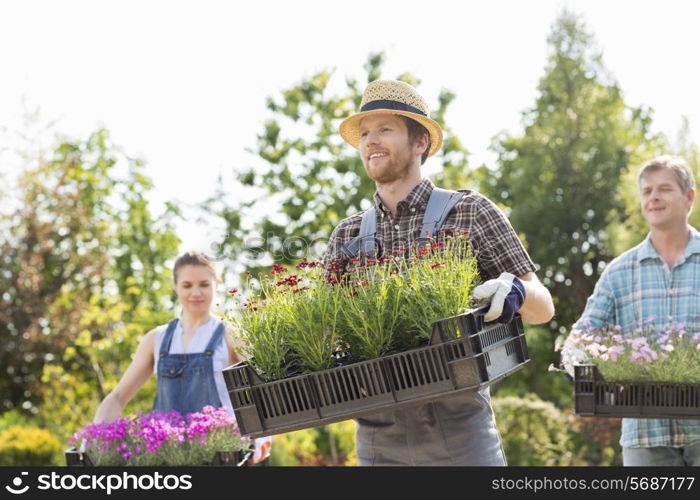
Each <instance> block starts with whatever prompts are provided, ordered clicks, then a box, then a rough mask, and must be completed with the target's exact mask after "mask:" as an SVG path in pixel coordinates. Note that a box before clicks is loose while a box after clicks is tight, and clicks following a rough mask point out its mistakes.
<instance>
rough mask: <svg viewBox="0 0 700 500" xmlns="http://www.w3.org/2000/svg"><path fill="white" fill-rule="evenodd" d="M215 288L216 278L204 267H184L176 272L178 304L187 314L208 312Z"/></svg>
mask: <svg viewBox="0 0 700 500" xmlns="http://www.w3.org/2000/svg"><path fill="white" fill-rule="evenodd" d="M215 287H216V276H214V273H212V272H211V270H210V269H209V268H207V267H206V266H196V265H186V266H182V267H181V268H180V269H178V270H177V285H176V286H175V291H176V292H177V298H178V299H179V300H180V304H182V307H184V308H185V311H187V312H189V313H194V314H201V313H205V312H208V311H209V308H210V307H211V301H212V299H213V298H214V289H215Z"/></svg>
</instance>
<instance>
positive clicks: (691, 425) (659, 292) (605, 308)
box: [574, 227, 700, 448]
mask: <svg viewBox="0 0 700 500" xmlns="http://www.w3.org/2000/svg"><path fill="white" fill-rule="evenodd" d="M652 317H653V318H655V320H654V324H655V325H656V326H658V327H659V328H660V329H661V330H664V329H667V328H669V327H670V326H671V324H672V323H682V324H683V325H685V329H686V331H687V332H688V333H691V334H693V333H697V332H700V233H698V231H697V230H695V229H694V228H692V227H691V228H690V240H689V241H688V244H687V246H686V248H685V252H684V253H683V256H682V257H681V258H680V259H679V260H678V262H676V263H675V265H674V266H673V268H671V269H669V268H668V266H667V265H666V263H665V262H664V261H663V260H662V259H661V257H660V256H659V254H658V253H657V252H656V250H655V249H654V246H653V245H652V244H651V237H650V235H647V237H646V239H645V240H644V241H642V242H641V243H640V244H639V245H637V246H636V247H634V248H632V249H631V250H628V251H627V252H625V253H623V254H622V255H620V256H619V257H617V258H616V259H614V260H613V261H612V262H610V264H609V265H608V266H607V267H606V268H605V270H604V271H603V273H602V275H601V276H600V279H599V280H598V283H597V284H596V286H595V290H594V291H593V295H591V296H590V297H589V298H588V302H587V304H586V309H585V310H584V311H583V315H582V316H581V318H580V319H579V320H578V321H577V322H576V324H575V325H574V327H580V326H582V323H583V322H584V321H586V320H587V321H588V322H589V323H590V325H591V326H593V327H601V326H604V325H606V324H616V325H620V326H621V327H622V331H633V330H634V329H635V328H636V327H638V326H640V325H641V324H642V322H643V321H645V320H648V319H650V318H652ZM699 441H700V420H660V419H632V418H625V419H623V420H622V439H621V440H620V444H621V445H622V446H627V447H631V448H639V447H644V448H648V447H652V446H675V447H683V446H687V445H689V444H692V443H695V442H699Z"/></svg>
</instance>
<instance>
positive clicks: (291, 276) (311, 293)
mask: <svg viewBox="0 0 700 500" xmlns="http://www.w3.org/2000/svg"><path fill="white" fill-rule="evenodd" d="M406 252H407V257H408V258H407V259H404V255H398V251H397V255H395V256H392V257H388V258H385V257H382V258H380V259H370V260H368V261H367V263H366V265H360V263H359V259H354V260H355V261H357V262H356V263H355V264H352V263H351V264H352V267H351V268H348V269H345V270H344V271H343V269H341V267H338V266H343V264H341V263H339V262H335V261H332V262H329V263H328V266H327V267H324V265H323V264H322V263H320V262H308V261H306V260H304V261H302V262H301V263H299V264H298V265H297V266H296V268H295V269H293V270H289V269H288V268H286V267H284V266H280V265H279V264H274V265H273V271H272V272H271V273H270V275H261V276H260V278H259V280H258V282H259V283H260V292H259V294H253V295H252V296H250V297H249V298H248V299H247V301H246V302H245V303H244V304H243V307H242V308H240V309H239V310H237V311H234V313H233V314H232V315H231V317H230V318H229V320H230V321H231V322H232V323H233V324H236V325H237V329H236V330H237V332H238V336H239V338H240V340H241V341H242V345H243V346H244V351H245V352H246V354H247V355H248V356H249V357H251V358H252V360H251V363H252V364H253V366H255V368H256V369H257V370H258V373H259V374H260V375H261V376H263V377H264V378H266V379H267V380H274V379H276V378H281V377H280V376H279V375H282V374H287V375H289V374H291V373H294V372H295V371H296V370H297V369H300V370H301V371H302V372H309V371H311V372H316V371H321V370H326V369H329V368H332V367H334V366H336V364H337V361H338V359H337V358H336V357H334V353H336V352H338V351H346V352H348V353H349V354H350V359H351V360H352V361H353V362H355V361H365V360H369V359H375V358H378V357H380V356H383V355H385V354H387V353H389V352H390V351H394V350H396V351H403V350H406V349H410V348H413V347H417V346H418V345H419V344H420V343H421V342H422V341H427V340H428V339H429V337H430V334H431V331H432V328H431V327H432V324H433V322H435V321H438V320H440V319H443V318H448V317H452V316H455V315H457V314H462V313H463V312H464V311H465V310H466V309H468V308H469V307H470V306H471V305H472V298H471V292H472V290H473V288H474V286H475V285H476V284H477V282H478V277H479V270H478V266H477V262H476V258H475V256H474V254H473V253H472V252H471V244H470V242H469V240H468V237H467V234H466V233H465V234H458V235H444V237H443V238H441V241H438V242H434V243H431V244H428V245H422V246H417V245H414V246H412V247H411V248H409V249H407V250H406ZM345 361H346V360H345V359H344V360H343V362H345ZM280 362H282V363H284V365H283V366H284V369H280V365H279V363H280Z"/></svg>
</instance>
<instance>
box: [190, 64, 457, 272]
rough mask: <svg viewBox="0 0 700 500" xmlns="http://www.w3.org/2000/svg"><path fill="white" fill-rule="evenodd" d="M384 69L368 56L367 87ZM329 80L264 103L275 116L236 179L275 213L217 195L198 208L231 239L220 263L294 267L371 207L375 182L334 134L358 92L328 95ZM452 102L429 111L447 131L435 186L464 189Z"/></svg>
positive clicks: (353, 83)
mask: <svg viewBox="0 0 700 500" xmlns="http://www.w3.org/2000/svg"><path fill="white" fill-rule="evenodd" d="M383 62H384V56H383V54H381V53H380V54H371V55H370V56H369V57H368V60H367V63H366V65H365V70H366V72H367V74H366V78H365V81H367V82H370V81H373V80H376V79H379V78H381V76H382V64H383ZM332 77H333V74H332V72H328V71H322V72H319V73H317V74H315V75H312V76H311V77H309V78H306V79H304V80H302V81H301V82H300V83H299V84H297V85H294V86H292V87H291V88H289V89H286V90H284V91H282V93H281V96H279V97H270V98H268V101H267V108H268V109H269V110H270V111H271V112H272V114H273V117H272V118H270V119H269V120H268V121H267V122H266V123H265V124H264V127H263V130H262V131H261V132H260V133H259V134H258V142H257V146H256V148H255V149H254V150H253V151H252V152H253V153H254V154H255V155H257V157H258V158H259V160H260V161H261V163H262V165H261V166H255V167H252V168H249V169H248V170H246V171H245V172H243V173H240V174H239V175H238V181H239V182H240V184H241V185H242V186H243V187H244V189H245V190H247V191H252V190H253V189H254V188H257V189H258V190H259V197H258V199H257V200H260V199H262V203H264V204H265V205H266V206H273V207H275V210H274V212H273V213H266V212H265V210H262V209H261V204H262V203H258V202H257V200H255V201H249V202H247V203H241V204H239V205H236V206H231V205H230V204H229V203H228V202H227V201H226V196H227V195H226V192H225V191H224V190H223V189H222V188H220V189H219V190H218V193H217V194H216V195H215V196H214V197H213V198H212V199H210V200H208V201H207V202H206V203H205V204H203V207H204V208H205V210H207V211H209V212H212V213H215V214H216V215H218V216H219V217H221V218H222V219H223V220H224V221H225V223H226V227H227V233H228V239H227V240H226V242H224V243H223V244H222V245H221V247H220V248H219V252H220V254H221V255H222V256H226V257H227V258H230V259H232V260H235V259H241V258H243V257H248V258H250V259H251V261H252V262H251V264H252V265H251V266H249V268H250V269H255V268H257V269H258V270H259V269H260V268H264V267H266V266H269V265H270V264H271V261H275V262H283V263H289V262H292V261H295V260H298V259H300V258H301V257H303V256H305V255H306V254H307V252H309V251H311V252H312V253H315V254H316V255H318V254H320V252H321V251H322V250H323V249H324V248H325V243H326V241H327V239H328V237H329V236H330V233H331V231H332V229H333V228H334V227H335V226H336V225H337V224H338V222H340V220H341V219H343V218H345V217H347V216H349V215H352V214H354V213H357V212H359V211H361V210H364V209H366V208H368V207H369V206H370V203H371V196H372V193H373V192H374V190H375V187H374V182H373V181H372V180H371V179H369V178H368V177H367V175H366V174H365V172H364V167H363V165H362V162H361V160H360V157H359V155H358V153H357V152H356V151H354V150H353V149H352V148H351V147H350V146H348V145H347V144H345V143H344V142H343V140H342V139H341V137H340V135H339V134H338V125H339V124H340V122H341V121H342V120H343V119H344V118H346V117H347V116H349V115H350V114H352V113H354V112H356V111H357V110H358V109H359V106H360V101H361V99H362V90H363V89H362V88H361V86H360V84H359V82H358V80H357V79H355V78H347V79H346V80H345V88H344V89H343V92H342V93H341V94H340V95H337V94H333V93H332V91H331V87H332V85H331V80H332ZM398 79H399V80H403V81H405V82H407V83H409V84H411V85H414V86H418V85H419V83H420V82H419V81H418V80H417V79H416V78H415V77H413V76H411V75H409V74H403V75H400V76H399V77H398ZM362 87H363V86H362ZM454 98H455V94H454V93H452V92H449V91H446V90H443V91H442V92H441V93H440V95H439V97H438V107H437V109H436V110H435V111H434V112H433V117H434V118H435V119H436V120H437V121H438V122H439V123H440V124H441V126H442V127H443V129H444V131H445V141H444V142H445V145H444V147H443V150H442V154H441V155H440V156H439V158H440V159H439V161H441V162H442V165H443V168H442V172H441V173H440V174H439V175H438V176H436V180H437V181H438V182H440V183H441V184H442V185H443V186H444V187H448V188H460V187H463V186H464V184H465V183H466V177H467V175H468V168H467V154H468V153H467V151H466V149H465V148H464V147H463V145H462V144H461V143H460V141H459V140H458V139H457V138H456V137H454V136H453V135H452V134H451V132H450V129H449V127H448V126H447V125H446V124H445V112H446V110H447V108H448V106H449V105H450V103H451V102H452V101H453V100H454ZM246 221H252V223H251V224H249V225H246V224H244V222H246ZM253 237H255V239H253ZM253 241H254V243H252V242H253Z"/></svg>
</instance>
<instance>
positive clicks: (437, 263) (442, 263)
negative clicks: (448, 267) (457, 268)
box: [430, 262, 445, 269]
mask: <svg viewBox="0 0 700 500" xmlns="http://www.w3.org/2000/svg"><path fill="white" fill-rule="evenodd" d="M436 267H445V263H444V262H436V263H435V264H430V269H435V268H436Z"/></svg>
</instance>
